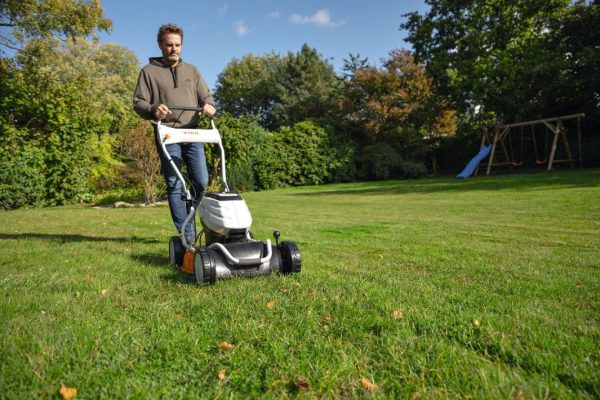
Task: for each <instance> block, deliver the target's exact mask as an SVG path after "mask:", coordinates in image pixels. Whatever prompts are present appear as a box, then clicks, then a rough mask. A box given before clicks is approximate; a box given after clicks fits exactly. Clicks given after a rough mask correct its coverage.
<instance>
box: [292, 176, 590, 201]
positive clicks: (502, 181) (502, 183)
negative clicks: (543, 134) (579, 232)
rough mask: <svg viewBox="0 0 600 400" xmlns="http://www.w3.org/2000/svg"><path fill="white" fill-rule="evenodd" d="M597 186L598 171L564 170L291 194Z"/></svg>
mask: <svg viewBox="0 0 600 400" xmlns="http://www.w3.org/2000/svg"><path fill="white" fill-rule="evenodd" d="M599 185H600V170H568V171H555V172H550V173H546V172H534V173H529V174H509V175H498V176H479V177H475V178H469V179H454V178H431V179H427V178H424V179H418V180H394V181H370V182H358V183H350V184H344V185H343V186H340V188H339V189H337V190H336V189H335V187H336V186H337V185H332V186H330V187H329V188H327V189H325V190H310V191H300V192H297V193H293V196H308V197H311V196H315V197H319V196H332V195H336V196H337V195H345V194H347V195H380V194H408V193H423V194H427V193H441V192H449V193H451V192H465V191H476V190H482V191H496V190H517V191H535V190H544V189H556V188H557V187H562V188H584V187H597V186H599Z"/></svg>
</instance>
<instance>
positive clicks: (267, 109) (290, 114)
mask: <svg viewBox="0 0 600 400" xmlns="http://www.w3.org/2000/svg"><path fill="white" fill-rule="evenodd" d="M340 89H341V80H340V78H338V77H337V75H336V74H335V71H334V69H333V66H332V65H331V64H329V63H328V62H327V61H325V60H324V59H323V58H322V56H321V55H320V54H318V53H317V51H316V50H315V49H313V48H311V47H309V46H308V45H306V44H304V45H303V46H302V48H301V50H300V51H299V52H298V53H292V52H290V53H288V55H287V56H280V55H276V54H268V55H264V56H255V55H251V54H249V55H246V56H244V57H243V58H242V59H241V60H237V59H234V60H232V61H231V62H230V63H229V64H228V65H227V66H226V67H225V70H224V71H223V72H222V73H221V74H219V79H218V81H217V88H216V90H215V97H216V98H217V101H218V106H219V109H220V110H221V111H225V112H228V113H231V114H232V115H234V116H244V115H258V116H259V121H260V123H261V125H263V126H264V127H268V128H269V129H276V128H278V127H280V126H291V125H293V124H295V123H297V122H300V121H303V120H305V119H309V118H319V117H323V116H325V115H327V114H328V112H329V111H330V110H331V109H332V108H333V105H334V103H335V101H336V100H337V95H338V92H339V90H340Z"/></svg>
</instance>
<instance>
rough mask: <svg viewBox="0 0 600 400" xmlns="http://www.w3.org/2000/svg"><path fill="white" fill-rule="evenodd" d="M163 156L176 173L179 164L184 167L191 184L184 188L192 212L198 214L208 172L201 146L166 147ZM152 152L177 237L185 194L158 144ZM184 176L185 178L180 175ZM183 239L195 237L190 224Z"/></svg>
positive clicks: (185, 215) (184, 216)
mask: <svg viewBox="0 0 600 400" xmlns="http://www.w3.org/2000/svg"><path fill="white" fill-rule="evenodd" d="M166 148H167V152H168V153H169V155H170V156H171V158H172V159H173V162H174V163H175V165H176V166H177V168H178V169H179V171H182V175H183V170H182V169H181V166H182V161H183V162H184V163H185V165H186V167H187V172H188V179H189V181H190V182H191V187H190V186H189V182H186V184H188V189H189V191H190V193H191V195H192V198H193V199H194V208H195V209H196V210H198V205H199V204H200V200H202V195H203V194H204V191H205V190H206V187H207V186H208V169H207V168H206V156H205V155H204V144H202V143H178V144H169V145H167V146H166ZM156 149H157V150H158V154H159V155H160V164H161V169H162V173H163V175H164V177H165V182H166V184H167V198H168V201H169V208H170V210H171V218H172V219H173V223H175V227H176V228H177V231H178V232H179V233H182V232H181V227H182V225H183V222H184V221H185V219H186V218H187V215H188V212H189V210H188V207H187V205H186V202H185V193H184V191H183V185H182V184H181V182H180V181H179V179H178V178H177V175H176V174H175V171H173V168H172V167H171V164H169V160H168V159H167V158H166V157H165V155H164V154H163V151H162V148H161V146H160V144H159V143H158V142H156ZM184 176H185V175H184ZM184 234H185V235H186V237H191V236H195V234H196V232H195V231H194V221H191V222H190V224H188V226H187V227H186V231H185V233H184Z"/></svg>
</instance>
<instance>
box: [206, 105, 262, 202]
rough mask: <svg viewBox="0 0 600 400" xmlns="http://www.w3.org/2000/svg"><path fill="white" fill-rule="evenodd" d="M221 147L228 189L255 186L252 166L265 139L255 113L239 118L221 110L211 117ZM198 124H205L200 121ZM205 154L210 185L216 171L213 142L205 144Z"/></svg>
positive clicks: (216, 175)
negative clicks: (223, 154)
mask: <svg viewBox="0 0 600 400" xmlns="http://www.w3.org/2000/svg"><path fill="white" fill-rule="evenodd" d="M215 124H216V126H217V128H218V129H219V132H220V133H221V138H222V140H223V147H224V149H225V159H226V167H225V168H226V169H227V174H228V175H227V181H228V182H227V183H228V184H229V185H230V186H231V187H232V189H235V190H240V191H246V190H254V189H255V183H254V181H255V179H254V172H253V169H252V166H253V165H254V163H255V162H256V160H258V159H260V158H261V157H262V153H263V151H264V150H265V145H266V141H267V132H266V131H265V130H264V129H263V128H262V127H261V126H260V124H259V122H258V117H257V116H252V115H246V116H241V117H239V118H236V117H234V116H233V115H231V114H230V113H227V112H225V113H221V114H219V116H218V117H216V118H215ZM200 126H201V127H204V126H208V121H207V120H205V121H202V122H201V125H200ZM205 148H206V156H207V157H206V158H207V163H208V166H209V172H210V176H211V179H212V182H211V184H210V186H214V185H215V183H216V181H217V180H218V178H219V177H220V176H221V174H220V162H221V161H220V160H221V158H220V154H219V150H218V149H217V148H216V147H215V146H205Z"/></svg>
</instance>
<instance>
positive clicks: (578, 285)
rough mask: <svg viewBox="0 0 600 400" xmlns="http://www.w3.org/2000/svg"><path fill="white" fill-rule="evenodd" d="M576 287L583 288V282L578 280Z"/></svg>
mask: <svg viewBox="0 0 600 400" xmlns="http://www.w3.org/2000/svg"><path fill="white" fill-rule="evenodd" d="M575 287H576V288H577V289H581V288H582V287H583V285H582V284H581V282H577V283H576V284H575Z"/></svg>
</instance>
